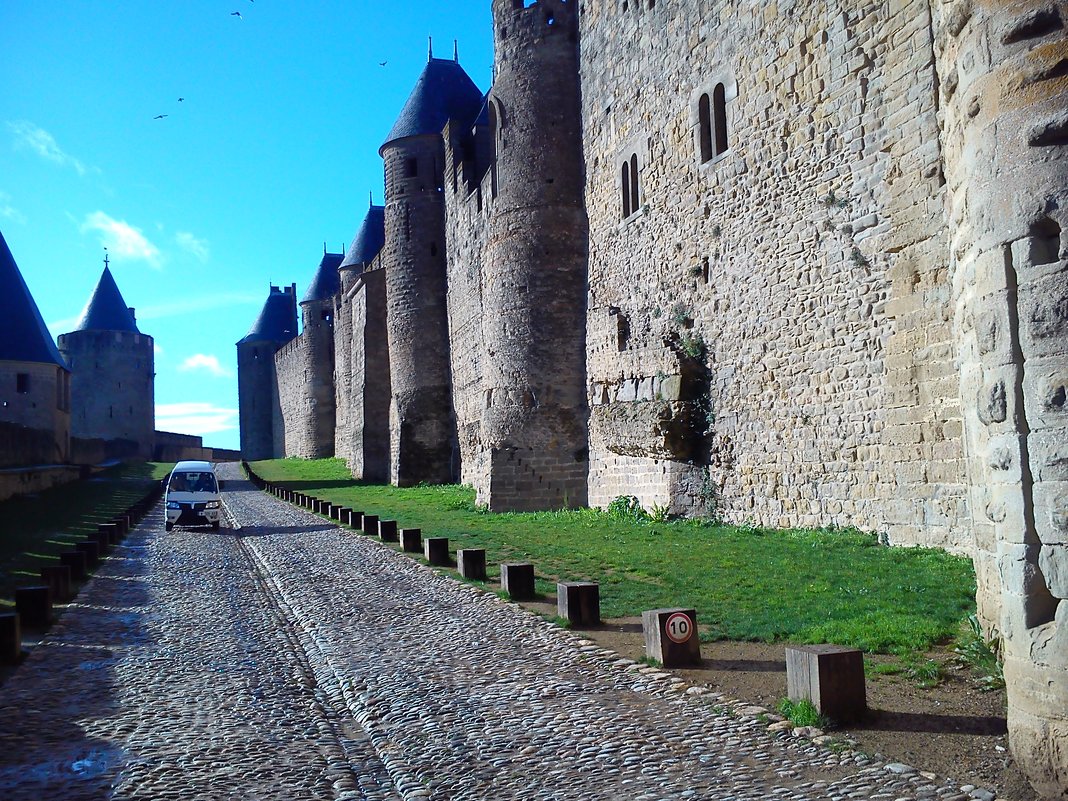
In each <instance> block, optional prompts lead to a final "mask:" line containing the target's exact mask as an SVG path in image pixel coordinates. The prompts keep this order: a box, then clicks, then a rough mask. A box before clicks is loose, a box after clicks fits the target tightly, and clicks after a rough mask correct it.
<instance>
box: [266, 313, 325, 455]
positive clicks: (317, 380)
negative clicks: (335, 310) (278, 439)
mask: <svg viewBox="0 0 1068 801" xmlns="http://www.w3.org/2000/svg"><path fill="white" fill-rule="evenodd" d="M325 310H326V306H324V305H323V304H319V303H306V304H301V311H302V313H303V318H304V330H303V331H302V332H301V334H300V336H297V337H295V338H294V339H292V340H290V341H289V342H288V343H286V344H285V345H283V346H282V347H281V348H280V349H279V350H278V351H277V353H275V355H274V368H275V375H276V380H277V386H278V401H279V407H280V409H281V416H282V421H283V429H284V438H285V450H284V453H285V455H286V456H300V457H302V458H305V459H321V458H323V457H327V456H333V455H334V439H335V418H334V409H335V403H336V399H335V392H334V333H333V332H334V328H333V318H332V314H331V317H330V319H327V318H324V317H323V316H322V312H324V311H325ZM331 311H332V310H331Z"/></svg>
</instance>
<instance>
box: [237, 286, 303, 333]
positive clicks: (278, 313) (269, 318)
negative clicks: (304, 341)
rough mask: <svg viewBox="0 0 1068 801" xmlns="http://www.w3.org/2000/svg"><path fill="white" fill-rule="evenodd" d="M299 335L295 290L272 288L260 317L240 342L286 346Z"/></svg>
mask: <svg viewBox="0 0 1068 801" xmlns="http://www.w3.org/2000/svg"><path fill="white" fill-rule="evenodd" d="M296 335H297V303H296V295H295V293H294V291H293V289H288V288H287V289H284V290H282V289H279V288H278V287H276V286H272V287H271V294H270V295H268V296H267V302H266V303H264V304H263V309H262V310H261V311H260V316H259V317H257V318H256V322H255V323H253V324H252V328H250V329H249V332H248V334H246V335H245V337H244V339H242V340H241V341H240V342H238V343H237V344H238V345H241V344H244V343H246V342H273V343H275V344H278V345H284V344H285V343H286V342H289V340H291V339H292V338H293V337H295V336H296Z"/></svg>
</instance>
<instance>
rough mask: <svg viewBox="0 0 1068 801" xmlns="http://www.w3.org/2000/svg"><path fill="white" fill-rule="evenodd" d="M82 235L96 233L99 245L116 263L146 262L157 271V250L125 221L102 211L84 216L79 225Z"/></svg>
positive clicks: (158, 254)
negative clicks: (88, 232)
mask: <svg viewBox="0 0 1068 801" xmlns="http://www.w3.org/2000/svg"><path fill="white" fill-rule="evenodd" d="M81 230H82V233H85V232H87V231H96V232H98V234H99V235H100V244H101V245H103V246H104V247H105V248H107V249H108V253H110V254H111V256H112V257H113V258H114V259H115V260H116V261H122V260H127V261H147V262H148V263H149V264H150V265H151V266H152V267H155V268H157V269H159V267H160V252H159V248H157V247H156V246H155V245H153V244H152V243H151V242H149V241H148V239H147V238H145V235H144V234H143V233H142V232H141V229H140V228H135V227H134V226H132V225H130V224H129V223H128V222H126V221H125V220H116V219H114V218H112V217H110V216H108V215H107V214H105V213H104V212H102V211H94V212H93V213H92V214H89V215H86V218H85V221H84V222H83V223H82V225H81Z"/></svg>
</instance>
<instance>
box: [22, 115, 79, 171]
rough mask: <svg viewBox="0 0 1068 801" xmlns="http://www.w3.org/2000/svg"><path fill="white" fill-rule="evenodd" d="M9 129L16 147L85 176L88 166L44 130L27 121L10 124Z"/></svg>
mask: <svg viewBox="0 0 1068 801" xmlns="http://www.w3.org/2000/svg"><path fill="white" fill-rule="evenodd" d="M7 128H8V130H9V131H11V133H13V134H14V135H15V146H16V147H28V148H29V149H30V150H32V151H34V152H35V153H36V154H37V155H38V156H40V157H41V158H43V159H46V160H47V161H51V162H53V163H54V164H59V165H60V166H65V167H73V168H74V171H75V172H77V173H78V175H85V173H86V171H87V170H86V166H85V165H84V164H82V163H81V162H80V161H79V160H78V159H76V158H74V156H72V155H70V153H67V152H66V151H64V150H63V148H61V147H60V146H59V145H58V144H57V143H56V140H55V137H53V136H52V134H50V133H49V132H48V131H46V130H45V129H44V128H40V127H38V126H37V125H34V124H33V123H32V122H28V121H26V120H17V121H15V122H9V123H8V124H7Z"/></svg>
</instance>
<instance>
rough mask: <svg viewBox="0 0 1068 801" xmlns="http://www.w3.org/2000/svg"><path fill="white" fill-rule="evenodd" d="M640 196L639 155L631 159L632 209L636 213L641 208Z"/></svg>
mask: <svg viewBox="0 0 1068 801" xmlns="http://www.w3.org/2000/svg"><path fill="white" fill-rule="evenodd" d="M640 205H641V204H640V202H639V195H638V154H637V153H635V154H634V155H633V156H631V157H630V208H631V211H634V212H636V211H637V210H638V207H639V206H640Z"/></svg>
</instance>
